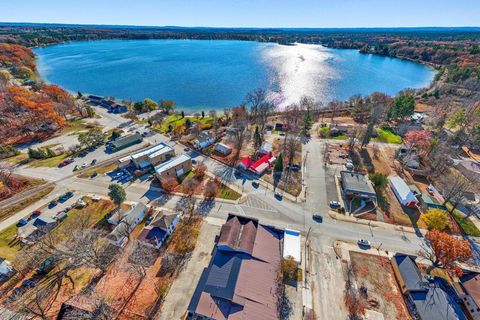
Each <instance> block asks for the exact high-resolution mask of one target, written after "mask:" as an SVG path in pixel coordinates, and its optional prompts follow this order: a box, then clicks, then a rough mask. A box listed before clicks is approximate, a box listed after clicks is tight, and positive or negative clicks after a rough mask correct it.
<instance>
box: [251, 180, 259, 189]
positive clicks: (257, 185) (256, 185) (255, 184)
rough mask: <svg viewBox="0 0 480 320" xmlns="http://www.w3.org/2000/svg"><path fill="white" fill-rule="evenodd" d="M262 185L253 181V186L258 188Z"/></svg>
mask: <svg viewBox="0 0 480 320" xmlns="http://www.w3.org/2000/svg"><path fill="white" fill-rule="evenodd" d="M259 186H260V184H259V183H258V182H257V181H252V187H254V188H255V189H257V188H258V187H259Z"/></svg>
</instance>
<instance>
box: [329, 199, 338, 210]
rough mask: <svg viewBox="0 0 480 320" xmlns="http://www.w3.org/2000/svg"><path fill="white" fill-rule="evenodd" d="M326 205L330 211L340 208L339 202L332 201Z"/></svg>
mask: <svg viewBox="0 0 480 320" xmlns="http://www.w3.org/2000/svg"><path fill="white" fill-rule="evenodd" d="M328 205H329V206H330V208H332V209H338V208H340V207H341V205H340V202H338V201H334V200H333V201H330V202H329V203H328Z"/></svg>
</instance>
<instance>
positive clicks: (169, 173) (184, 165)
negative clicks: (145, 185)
mask: <svg viewBox="0 0 480 320" xmlns="http://www.w3.org/2000/svg"><path fill="white" fill-rule="evenodd" d="M190 170H192V158H190V156H188V155H186V154H182V155H181V156H178V157H175V158H173V159H170V160H168V161H166V162H164V163H161V164H159V165H158V166H156V167H155V175H156V177H157V178H158V180H162V179H165V178H170V177H174V178H176V177H180V176H183V175H184V174H186V173H187V172H189V171H190Z"/></svg>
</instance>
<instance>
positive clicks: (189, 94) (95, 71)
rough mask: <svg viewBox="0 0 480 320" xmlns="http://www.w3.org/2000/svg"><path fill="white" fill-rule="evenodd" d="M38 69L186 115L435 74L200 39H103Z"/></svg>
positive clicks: (382, 86)
mask: <svg viewBox="0 0 480 320" xmlns="http://www.w3.org/2000/svg"><path fill="white" fill-rule="evenodd" d="M35 53H36V54H37V56H38V70H39V72H40V74H41V75H42V76H43V78H44V79H45V80H46V81H47V82H50V83H55V84H58V85H60V86H62V87H64V88H66V89H68V90H71V91H72V92H77V91H80V92H82V93H91V94H97V95H103V96H115V97H116V98H118V99H133V100H142V99H144V98H146V97H149V98H152V99H154V100H160V99H171V100H174V101H176V102H177V107H178V108H182V109H185V110H189V111H195V110H202V109H203V110H210V109H223V108H225V107H232V106H235V105H238V104H240V103H241V102H242V101H243V99H244V97H245V95H246V93H248V92H249V91H251V90H253V89H256V88H259V87H262V88H267V89H268V90H269V92H270V94H271V96H272V97H273V98H275V99H277V101H278V102H279V103H280V104H281V105H288V104H290V103H293V102H297V101H298V100H299V99H300V97H301V96H303V95H308V96H311V97H313V98H315V99H316V100H317V101H321V102H323V103H328V102H329V101H332V100H345V99H348V98H349V97H350V96H352V95H354V94H362V95H367V94H370V93H372V92H375V91H380V92H384V93H387V94H390V95H394V94H396V93H398V92H399V91H400V90H402V89H405V88H420V87H426V86H428V85H429V84H430V82H431V81H432V79H433V77H434V75H435V71H434V70H433V69H431V68H429V67H426V66H423V65H419V64H416V63H412V62H409V61H402V60H399V59H393V58H387V57H380V56H374V55H367V54H360V53H359V52H358V51H356V50H341V49H329V48H325V47H322V46H319V45H304V44H298V45H294V46H282V45H278V44H275V43H258V42H246V41H230V40H218V41H203V40H131V41H122V40H106V41H85V42H73V43H66V44H60V45H54V46H49V47H43V48H38V49H35Z"/></svg>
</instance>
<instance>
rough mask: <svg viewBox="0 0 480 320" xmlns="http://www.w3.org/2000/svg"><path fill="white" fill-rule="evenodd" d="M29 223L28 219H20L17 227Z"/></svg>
mask: <svg viewBox="0 0 480 320" xmlns="http://www.w3.org/2000/svg"><path fill="white" fill-rule="evenodd" d="M27 223H28V221H27V220H25V219H20V220H18V222H17V228H18V227H23V226H24V225H26V224H27Z"/></svg>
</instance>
